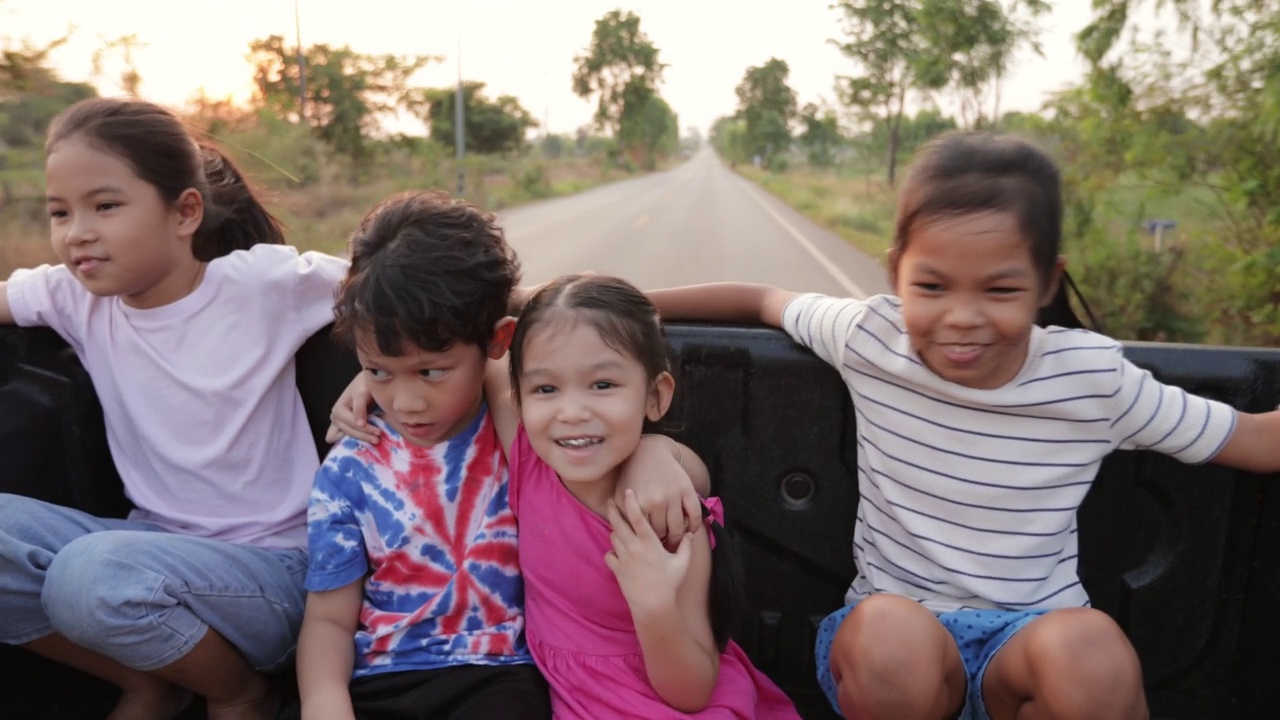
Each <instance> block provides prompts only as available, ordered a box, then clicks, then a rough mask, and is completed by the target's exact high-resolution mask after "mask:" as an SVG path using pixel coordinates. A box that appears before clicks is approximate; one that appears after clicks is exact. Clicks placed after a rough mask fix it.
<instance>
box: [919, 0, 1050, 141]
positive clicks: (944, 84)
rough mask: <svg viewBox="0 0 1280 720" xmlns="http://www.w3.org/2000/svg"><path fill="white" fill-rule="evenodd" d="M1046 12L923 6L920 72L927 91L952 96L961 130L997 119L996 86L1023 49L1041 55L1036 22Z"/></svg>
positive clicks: (926, 0)
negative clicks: (928, 87) (929, 88)
mask: <svg viewBox="0 0 1280 720" xmlns="http://www.w3.org/2000/svg"><path fill="white" fill-rule="evenodd" d="M1049 10H1050V5H1049V3H1048V2H1045V0H1009V1H1008V2H1004V3H1001V2H998V1H997V0H921V2H920V3H919V10H918V15H917V20H918V22H919V27H920V31H921V38H922V40H923V44H924V48H923V52H922V53H921V56H920V58H919V59H918V64H919V67H918V69H919V71H920V73H921V75H922V76H923V77H925V78H928V82H927V84H928V85H931V86H935V87H939V88H945V89H946V90H947V91H949V92H950V93H951V94H952V95H954V97H955V98H956V100H957V104H958V106H959V114H960V121H961V125H962V127H964V128H966V129H970V128H974V127H981V126H983V125H986V124H989V123H990V122H991V120H992V119H993V118H998V117H999V116H1000V83H1001V81H1002V80H1003V79H1004V77H1005V75H1006V73H1007V71H1008V69H1009V63H1010V61H1011V60H1012V59H1013V55H1014V53H1015V52H1017V51H1018V50H1019V49H1020V48H1021V47H1023V46H1030V47H1031V49H1032V50H1033V51H1035V53H1036V54H1041V49H1040V45H1039V42H1038V41H1037V37H1038V35H1039V27H1038V26H1037V25H1036V20H1037V19H1038V18H1040V17H1041V16H1043V15H1045V14H1046V13H1048V12H1049ZM988 103H990V110H989V111H988V109H987V107H988Z"/></svg>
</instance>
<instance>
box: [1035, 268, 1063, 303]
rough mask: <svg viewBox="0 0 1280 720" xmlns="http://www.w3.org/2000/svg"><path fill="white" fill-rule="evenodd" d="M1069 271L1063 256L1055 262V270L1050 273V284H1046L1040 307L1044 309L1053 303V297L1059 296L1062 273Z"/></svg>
mask: <svg viewBox="0 0 1280 720" xmlns="http://www.w3.org/2000/svg"><path fill="white" fill-rule="evenodd" d="M1066 269H1067V259H1066V258H1065V257H1063V256H1061V255H1059V256H1058V260H1057V261H1056V262H1054V264H1053V269H1052V270H1050V271H1049V282H1047V283H1045V286H1044V294H1043V295H1041V296H1040V307H1044V306H1046V305H1048V304H1049V303H1051V302H1053V296H1054V295H1057V294H1058V285H1060V284H1061V283H1062V273H1063V272H1064V271H1066Z"/></svg>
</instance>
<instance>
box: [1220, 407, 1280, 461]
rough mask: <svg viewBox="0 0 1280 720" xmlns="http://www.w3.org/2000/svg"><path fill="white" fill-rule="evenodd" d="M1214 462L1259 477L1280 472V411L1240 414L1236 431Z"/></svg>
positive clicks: (1238, 414) (1238, 413)
mask: <svg viewBox="0 0 1280 720" xmlns="http://www.w3.org/2000/svg"><path fill="white" fill-rule="evenodd" d="M1213 462H1215V463H1218V464H1219V465H1226V466H1228V467H1233V468H1239V469H1241V470H1248V471H1250V472H1256V473H1274V472H1280V410H1272V411H1271V412H1266V413H1245V412H1239V411H1237V412H1236V427H1235V430H1233V431H1232V433H1231V437H1229V438H1227V442H1226V443H1225V444H1224V445H1223V446H1222V449H1221V450H1219V451H1218V454H1217V455H1215V456H1214V457H1213Z"/></svg>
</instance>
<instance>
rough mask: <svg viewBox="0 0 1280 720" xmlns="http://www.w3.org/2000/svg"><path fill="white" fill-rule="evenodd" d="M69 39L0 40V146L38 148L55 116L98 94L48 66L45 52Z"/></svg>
mask: <svg viewBox="0 0 1280 720" xmlns="http://www.w3.org/2000/svg"><path fill="white" fill-rule="evenodd" d="M69 39H70V35H65V36H63V37H61V38H58V39H56V40H54V41H52V42H50V43H47V44H45V45H36V44H33V43H31V42H30V41H27V40H24V41H22V42H20V43H11V42H9V41H8V40H7V39H0V43H2V44H0V148H2V147H3V146H5V145H7V146H9V147H12V148H22V147H38V146H39V145H41V144H42V143H43V142H44V134H45V130H46V129H47V128H48V126H49V121H51V120H52V119H53V117H54V116H55V115H57V114H58V113H59V112H61V111H62V110H63V109H65V108H66V107H68V106H69V105H72V104H74V103H77V102H79V101H81V100H84V99H85V98H90V97H94V96H95V95H97V94H98V93H97V90H95V89H94V88H93V86H92V85H87V84H85V83H69V82H64V81H63V80H61V79H60V78H59V77H58V74H57V73H56V72H54V70H53V69H52V67H50V64H49V54H50V53H52V52H53V51H54V50H56V49H57V48H59V47H61V46H62V45H64V44H65V43H66V42H67V41H68V40H69Z"/></svg>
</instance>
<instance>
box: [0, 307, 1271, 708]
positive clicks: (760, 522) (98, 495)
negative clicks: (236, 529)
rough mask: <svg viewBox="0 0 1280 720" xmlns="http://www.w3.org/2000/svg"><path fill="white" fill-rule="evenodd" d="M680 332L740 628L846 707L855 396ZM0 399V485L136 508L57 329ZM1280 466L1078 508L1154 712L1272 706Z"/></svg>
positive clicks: (48, 672) (1135, 347) (1141, 348)
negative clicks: (845, 610) (838, 618)
mask: <svg viewBox="0 0 1280 720" xmlns="http://www.w3.org/2000/svg"><path fill="white" fill-rule="evenodd" d="M668 334H669V338H670V341H671V345H672V351H673V357H674V359H675V367H676V378H677V392H676V397H675V402H674V403H673V405H672V409H671V412H670V413H669V414H668V416H667V417H666V418H665V419H664V420H663V421H662V422H661V423H660V424H658V425H657V427H656V428H655V429H656V430H657V431H659V432H663V433H666V434H669V435H671V436H672V437H675V438H677V439H679V440H681V441H683V442H685V443H687V444H688V445H690V446H691V447H693V448H694V449H696V450H697V451H698V452H699V453H700V454H701V455H702V457H703V458H704V459H705V460H706V461H707V463H708V465H709V466H710V468H711V471H712V478H713V484H714V491H715V492H716V493H717V494H719V495H720V496H721V497H722V498H723V499H724V505H725V510H726V513H727V516H728V528H729V530H730V532H731V533H732V534H733V535H734V536H735V538H736V540H737V542H738V543H739V546H740V551H741V556H742V560H743V565H744V569H745V571H746V577H747V582H748V592H749V606H750V614H749V616H748V619H747V621H746V622H745V623H744V625H743V626H742V628H741V630H740V631H739V633H738V636H737V637H738V640H739V642H741V644H742V645H743V647H744V648H745V649H746V650H747V652H748V653H750V655H751V656H752V658H753V659H754V660H755V662H756V663H757V664H758V665H759V666H760V667H761V668H762V669H763V670H765V671H766V672H768V673H769V674H770V675H771V676H772V677H773V678H774V679H775V680H776V681H777V682H778V683H779V684H780V685H781V686H782V687H783V688H784V689H785V690H786V691H787V692H788V693H789V694H790V695H791V697H792V698H793V699H794V700H795V701H796V703H797V705H799V707H800V709H801V711H802V713H803V714H804V716H805V717H806V718H811V719H818V718H823V719H829V718H834V717H835V715H834V713H832V712H831V711H830V709H828V708H827V707H826V703H825V701H824V700H823V698H822V696H821V693H820V692H819V690H818V689H817V685H816V682H815V681H814V667H813V665H814V661H813V636H814V631H815V628H816V625H817V622H818V621H819V620H820V619H821V618H822V617H823V616H824V615H825V614H826V613H827V612H829V611H831V610H833V609H835V608H837V607H839V606H840V604H841V599H842V597H843V595H844V592H845V589H846V588H847V587H848V585H849V582H850V581H851V580H852V578H853V574H854V567H853V559H852V552H851V544H852V536H853V518H854V517H855V510H856V507H857V503H858V491H857V483H856V482H855V473H854V469H855V444H854V413H853V409H852V404H851V401H850V398H849V395H848V393H847V392H846V390H845V388H844V386H843V384H842V383H841V381H840V379H839V377H838V375H837V374H836V372H835V371H834V370H833V369H831V368H830V367H828V366H826V365H824V364H823V363H821V362H820V361H819V360H818V359H817V358H816V357H814V356H813V355H812V354H811V353H809V352H808V351H807V350H804V349H802V348H800V347H799V346H797V345H795V344H794V343H792V342H791V341H790V339H788V338H787V337H786V335H784V334H783V333H781V332H779V331H776V330H769V329H763V328H747V327H734V326H718V325H691V324H675V325H672V326H671V327H670V328H669V332H668ZM1126 355H1127V356H1128V357H1129V358H1130V359H1131V360H1133V361H1134V362H1136V363H1137V364H1139V365H1141V366H1143V367H1146V368H1148V369H1150V370H1151V371H1152V372H1153V373H1155V375H1156V376H1157V377H1158V378H1159V379H1160V380H1162V381H1164V382H1167V383H1173V384H1176V385H1180V386H1182V387H1185V388H1187V389H1189V390H1191V391H1193V392H1196V393H1199V394H1201V395H1205V396H1209V397H1213V398H1216V399H1219V400H1223V401H1225V402H1227V403H1229V404H1231V405H1233V406H1235V407H1237V408H1240V409H1242V410H1250V411H1260V410H1264V409H1268V408H1271V407H1274V406H1275V404H1276V402H1277V401H1278V400H1280V350H1262V349H1246V348H1212V347H1194V346H1177V345H1160V344H1144V343H1131V344H1128V345H1127V346H1126ZM356 369H357V366H356V363H355V359H354V357H353V356H352V355H351V354H350V353H348V352H346V351H344V350H342V349H340V348H338V347H336V346H334V345H333V344H332V343H331V342H330V341H329V340H328V339H327V334H325V333H321V334H318V335H317V336H316V337H314V338H312V340H311V341H310V342H308V343H307V345H306V346H304V347H303V349H302V350H301V351H300V353H299V355H298V386H299V388H300V390H301V392H302V396H303V400H304V403H305V404H306V407H307V412H308V415H309V417H310V418H311V421H312V427H313V430H314V431H315V433H316V437H317V451H318V452H323V451H324V449H325V447H324V445H323V441H322V440H321V439H319V438H320V436H321V434H322V433H323V429H324V427H325V425H326V424H327V416H328V410H329V408H330V407H331V406H332V403H333V401H334V399H335V398H336V397H337V395H338V393H339V392H340V391H341V389H342V388H343V387H344V386H345V385H346V383H347V382H348V381H349V380H350V378H351V377H352V375H353V373H354V372H355V371H356ZM0 410H2V411H3V412H0V466H3V467H5V468H6V471H5V473H4V476H3V477H2V478H0V491H3V492H13V493H21V494H26V495H31V496H35V497H39V498H42V499H46V500H49V501H52V502H58V503H62V504H66V505H70V506H73V507H78V508H82V509H84V510H87V511H90V512H94V513H97V514H103V515H123V514H124V513H125V512H127V510H128V507H129V506H128V503H127V501H126V500H125V498H124V497H123V495H122V493H121V490H120V482H119V478H118V476H117V475H116V473H115V470H114V467H113V465H112V463H111V459H110V455H109V453H108V451H107V447H106V441H105V434H104V430H103V425H102V415H101V409H100V407H99V406H98V403H97V400H96V398H95V396H94V394H93V388H92V385H91V384H90V382H89V379H88V376H87V375H86V374H85V372H84V370H83V368H82V367H81V366H80V363H79V362H78V361H77V359H76V357H75V355H74V354H73V353H72V352H71V350H70V349H69V348H68V347H67V346H66V344H65V343H63V342H62V341H61V340H60V339H59V338H58V337H57V336H56V335H54V334H53V333H52V332H50V331H47V330H41V329H19V328H0ZM1278 451H1280V450H1278ZM1277 480H1280V477H1275V476H1268V477H1264V476H1259V475H1253V474H1249V473H1243V472H1237V471H1233V470H1228V469H1225V468H1220V467H1216V466H1212V465H1206V466H1201V467H1190V466H1186V465H1182V464H1180V463H1178V462H1176V461H1173V460H1170V459H1168V458H1166V457H1163V456H1159V455H1156V454H1152V453H1146V452H1118V453H1115V454H1113V455H1112V456H1111V457H1109V458H1108V459H1107V460H1106V461H1105V463H1104V464H1103V467H1102V470H1101V472H1100V474H1099V476H1098V479H1097V482H1096V484H1095V486H1094V487H1093V489H1092V490H1091V492H1090V494H1089V496H1088V498H1087V500H1086V502H1085V504H1084V507H1083V508H1082V509H1081V513H1080V538H1081V539H1080V544H1081V576H1082V580H1083V582H1084V584H1085V586H1086V588H1087V589H1088V591H1089V594H1090V596H1091V597H1092V599H1093V602H1094V605H1095V606H1096V607H1098V608H1100V609H1102V610H1104V611H1106V612H1108V613H1110V614H1111V615H1112V616H1113V617H1115V618H1116V620H1117V621H1119V623H1120V625H1121V626H1122V627H1123V628H1124V629H1125V631H1126V632H1127V633H1128V634H1129V637H1130V638H1131V639H1132V641H1133V643H1134V645H1135V646H1136V647H1137V650H1138V654H1139V656H1140V657H1141V659H1142V664H1143V670H1144V673H1145V679H1146V688H1147V693H1148V697H1149V699H1150V705H1151V710H1152V714H1153V716H1154V717H1157V718H1170V719H1175V718H1188V719H1189V718H1226V717H1230V718H1251V717H1264V716H1265V717H1275V716H1276V702H1275V701H1274V700H1272V696H1273V692H1274V683H1275V682H1277V680H1280V653H1278V652H1277V648H1280V492H1278V491H1277V487H1276V481H1277ZM2 531H3V528H0V532H2ZM291 682H292V679H291V678H290V677H288V675H287V674H286V675H284V676H282V677H281V678H280V684H281V687H282V688H286V689H287V688H288V687H289V686H290V684H291ZM0 688H3V690H0V717H5V718H66V719H71V718H94V717H102V716H103V715H104V714H105V709H106V708H109V707H110V704H111V702H112V695H111V692H110V688H109V687H106V686H104V685H103V684H102V683H98V682H96V681H91V680H90V679H88V678H85V677H83V676H80V675H79V674H77V673H75V672H72V671H70V670H67V669H64V668H62V667H60V666H56V665H53V664H51V663H46V662H44V661H43V660H40V659H39V658H35V657H34V656H31V655H29V654H26V653H23V652H21V651H18V650H16V649H14V648H9V647H0Z"/></svg>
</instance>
